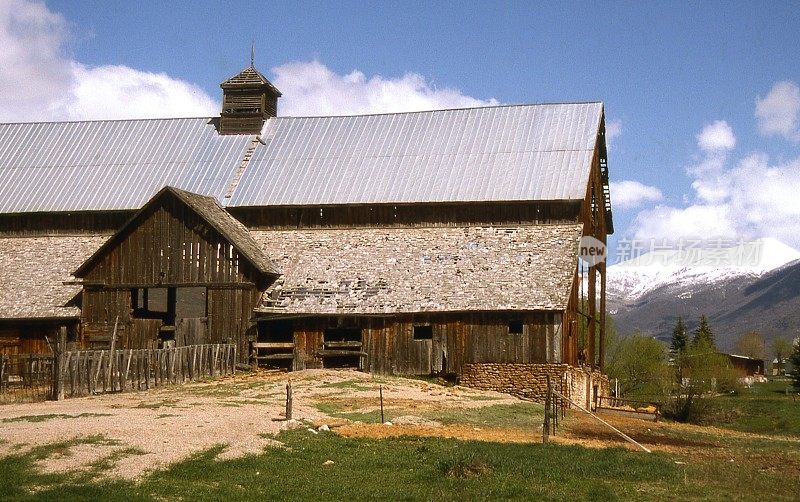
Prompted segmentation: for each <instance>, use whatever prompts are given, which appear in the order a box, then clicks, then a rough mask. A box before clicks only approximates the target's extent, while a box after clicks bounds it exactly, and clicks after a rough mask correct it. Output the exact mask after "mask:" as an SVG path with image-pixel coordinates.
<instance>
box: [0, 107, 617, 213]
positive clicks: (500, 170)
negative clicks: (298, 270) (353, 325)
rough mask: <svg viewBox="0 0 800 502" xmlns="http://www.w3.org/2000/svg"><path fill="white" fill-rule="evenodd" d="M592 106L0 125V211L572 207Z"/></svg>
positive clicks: (586, 161) (593, 120)
mask: <svg viewBox="0 0 800 502" xmlns="http://www.w3.org/2000/svg"><path fill="white" fill-rule="evenodd" d="M602 113H603V105H602V103H578V104H548V105H518V106H496V107H486V108H470V109H460V110H439V111H431V112H413V113H398V114H386V115H362V116H348V117H303V118H294V117H278V118H272V119H269V120H267V121H266V123H265V125H264V129H263V131H262V139H263V141H264V145H262V144H258V145H257V147H256V149H255V152H254V153H253V157H252V159H250V161H249V163H246V165H247V168H246V170H245V171H244V174H243V176H242V177H241V180H240V181H239V182H238V185H237V186H236V189H235V190H234V192H233V194H232V197H231V198H229V199H226V198H225V197H224V195H225V192H226V191H227V189H228V187H229V186H230V185H231V183H232V181H233V180H234V175H235V173H236V170H237V168H238V167H239V166H240V165H243V163H242V159H243V157H244V154H245V152H246V150H247V147H248V146H249V144H250V142H251V137H250V136H246V135H226V136H220V135H219V134H217V131H216V128H215V127H214V125H213V124H212V122H211V119H208V118H193V119H152V120H118V121H94V122H49V123H24V124H0V180H2V181H0V212H5V213H21V212H36V211H81V210H115V209H137V208H139V207H141V206H142V205H144V203H145V202H146V201H147V200H148V199H149V198H150V197H152V196H153V195H154V194H155V193H156V192H158V190H160V189H161V188H162V187H164V186H167V185H169V186H174V187H178V188H182V189H184V190H187V191H190V192H194V193H198V194H202V195H209V196H213V197H216V198H217V200H219V201H220V203H221V204H225V205H228V206H262V205H305V204H315V205H316V204H320V205H325V204H361V203H413V202H466V201H504V200H558V199H581V198H583V196H584V193H585V191H586V184H587V182H588V176H589V169H590V163H591V159H592V154H593V151H594V146H595V142H596V138H597V133H598V129H599V125H600V120H601V117H602Z"/></svg>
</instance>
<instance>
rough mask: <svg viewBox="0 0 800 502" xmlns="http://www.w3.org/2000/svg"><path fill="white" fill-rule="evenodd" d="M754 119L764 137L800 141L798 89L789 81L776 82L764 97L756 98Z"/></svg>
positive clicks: (799, 90) (799, 91)
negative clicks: (778, 137)
mask: <svg viewBox="0 0 800 502" xmlns="http://www.w3.org/2000/svg"><path fill="white" fill-rule="evenodd" d="M756 119H757V120H758V130H759V132H761V134H763V135H764V136H776V135H777V136H783V137H785V138H786V139H790V140H792V141H800V128H799V125H798V122H799V119H800V87H798V86H797V84H796V83H794V82H792V81H789V80H784V81H782V82H777V83H776V84H775V85H773V86H772V89H770V91H769V92H768V93H767V95H766V96H764V97H763V98H761V97H760V96H759V97H758V98H756Z"/></svg>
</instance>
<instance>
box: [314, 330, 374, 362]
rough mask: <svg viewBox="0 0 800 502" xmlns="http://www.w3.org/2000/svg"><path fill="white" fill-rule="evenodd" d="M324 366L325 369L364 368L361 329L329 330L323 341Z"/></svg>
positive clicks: (326, 331)
mask: <svg viewBox="0 0 800 502" xmlns="http://www.w3.org/2000/svg"><path fill="white" fill-rule="evenodd" d="M322 345H323V350H322V351H321V355H322V364H323V367H325V368H357V369H361V368H362V367H363V364H362V361H363V357H364V356H365V355H366V354H364V353H363V352H362V350H361V349H362V346H363V341H362V340H361V329H360V328H328V329H326V330H325V335H324V338H323V340H322Z"/></svg>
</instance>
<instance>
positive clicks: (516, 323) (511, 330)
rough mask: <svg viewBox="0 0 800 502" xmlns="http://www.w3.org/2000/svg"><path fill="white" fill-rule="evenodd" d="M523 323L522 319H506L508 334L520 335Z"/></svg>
mask: <svg viewBox="0 0 800 502" xmlns="http://www.w3.org/2000/svg"><path fill="white" fill-rule="evenodd" d="M523 326H524V325H523V324H522V321H520V320H518V319H515V320H512V321H508V334H509V335H521V334H522V332H523Z"/></svg>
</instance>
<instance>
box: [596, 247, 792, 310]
mask: <svg viewBox="0 0 800 502" xmlns="http://www.w3.org/2000/svg"><path fill="white" fill-rule="evenodd" d="M796 260H800V251H797V250H796V249H794V248H792V247H790V246H788V245H786V244H784V243H783V242H781V241H779V240H777V239H774V238H771V237H765V238H761V239H756V240H751V241H743V240H742V241H725V240H709V241H697V242H696V243H695V242H690V243H687V244H685V245H682V246H675V247H669V248H667V247H665V248H662V249H653V250H651V251H650V252H648V253H646V254H642V255H639V256H635V257H633V258H631V259H629V260H626V261H623V262H620V263H617V264H615V265H611V266H610V267H608V293H609V295H611V296H614V297H617V298H619V299H622V300H627V301H630V300H635V299H637V298H639V297H641V296H642V295H644V294H645V293H647V292H649V291H653V290H655V289H657V288H660V287H663V286H679V287H680V288H681V289H682V290H684V292H685V290H686V289H687V288H690V289H691V287H692V286H697V285H709V284H714V283H717V282H720V281H726V280H730V279H732V278H736V277H741V276H752V277H758V276H761V275H763V274H765V273H767V272H770V271H772V270H775V269H777V268H780V267H782V266H783V265H786V264H787V263H790V262H793V261H796ZM689 294H691V291H689Z"/></svg>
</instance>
